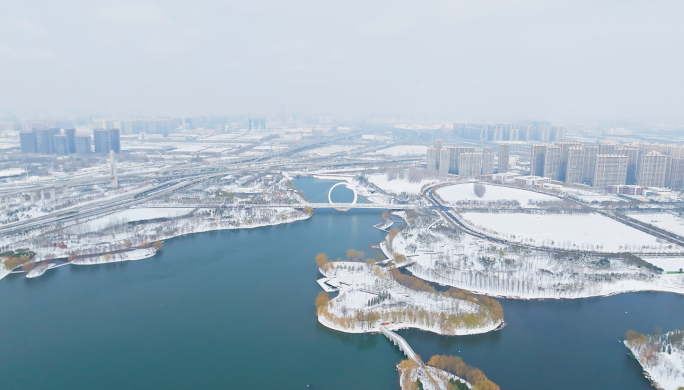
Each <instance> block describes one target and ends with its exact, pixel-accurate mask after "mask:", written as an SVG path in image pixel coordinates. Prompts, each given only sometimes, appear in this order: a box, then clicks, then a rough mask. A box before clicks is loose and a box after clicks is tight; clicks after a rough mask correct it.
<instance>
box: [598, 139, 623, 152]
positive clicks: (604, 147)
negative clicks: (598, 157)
mask: <svg viewBox="0 0 684 390" xmlns="http://www.w3.org/2000/svg"><path fill="white" fill-rule="evenodd" d="M619 147H620V144H618V143H615V142H606V143H603V144H599V154H616V153H615V151H616V149H617V148H619Z"/></svg>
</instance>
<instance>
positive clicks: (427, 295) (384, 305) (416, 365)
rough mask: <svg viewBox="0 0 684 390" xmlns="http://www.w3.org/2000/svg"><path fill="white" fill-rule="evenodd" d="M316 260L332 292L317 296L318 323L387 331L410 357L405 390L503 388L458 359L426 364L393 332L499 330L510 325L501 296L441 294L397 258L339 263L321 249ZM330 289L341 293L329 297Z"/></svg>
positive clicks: (402, 369) (402, 371) (402, 366)
mask: <svg viewBox="0 0 684 390" xmlns="http://www.w3.org/2000/svg"><path fill="white" fill-rule="evenodd" d="M352 253H353V252H352ZM361 258H362V256H361ZM316 262H317V265H318V266H319V271H320V272H321V273H322V274H323V275H324V276H325V277H324V278H322V279H319V280H318V283H319V285H320V286H321V287H322V288H323V289H324V290H325V291H326V292H321V293H320V294H319V295H318V297H317V299H316V313H317V316H318V321H319V322H320V323H321V324H322V325H324V326H326V327H328V328H330V329H333V330H337V331H340V332H346V333H366V332H374V333H383V334H385V335H386V336H387V337H388V338H390V340H392V341H393V342H395V344H396V343H399V344H400V349H401V350H402V351H404V353H405V354H406V355H407V356H408V357H409V359H407V360H404V361H402V362H401V363H399V364H398V365H397V368H398V370H399V376H400V386H401V388H402V390H416V389H424V390H466V389H471V388H472V389H482V390H498V389H499V387H498V386H497V385H496V384H494V383H493V382H491V381H490V380H488V379H487V378H486V376H485V375H484V374H482V372H481V371H480V370H477V369H475V368H472V367H469V366H467V365H465V364H464V363H463V361H462V360H461V359H460V358H458V357H452V356H433V357H432V358H431V359H430V361H429V362H428V363H427V364H425V363H423V361H422V360H421V358H420V356H418V355H416V354H415V353H414V352H413V351H412V350H411V349H410V346H408V343H406V341H405V340H403V339H402V338H401V337H400V336H398V335H397V334H396V333H393V331H394V330H398V329H405V328H416V329H421V330H424V331H429V332H434V333H437V334H443V335H451V336H453V335H466V334H477V333H485V332H490V331H494V330H497V329H499V328H501V327H503V326H504V325H505V323H504V321H503V309H502V308H501V305H500V304H499V303H498V302H497V301H496V300H494V299H491V298H488V297H485V296H476V295H474V294H471V293H469V292H467V291H464V290H459V289H456V288H451V289H450V290H448V291H446V292H441V293H440V292H437V291H436V290H435V289H434V287H432V286H431V285H429V284H428V283H425V282H423V281H422V280H420V279H418V278H416V277H413V276H410V275H405V274H402V273H400V272H399V270H398V269H397V268H395V266H394V265H393V262H391V261H389V262H387V261H385V262H382V264H376V263H374V262H373V261H372V260H367V261H366V262H365V263H361V262H354V261H334V262H333V261H328V259H327V256H325V254H322V253H321V254H319V255H318V256H317V257H316ZM329 292H338V295H337V296H336V297H335V298H333V299H329V297H328V293H329ZM407 350H408V351H407Z"/></svg>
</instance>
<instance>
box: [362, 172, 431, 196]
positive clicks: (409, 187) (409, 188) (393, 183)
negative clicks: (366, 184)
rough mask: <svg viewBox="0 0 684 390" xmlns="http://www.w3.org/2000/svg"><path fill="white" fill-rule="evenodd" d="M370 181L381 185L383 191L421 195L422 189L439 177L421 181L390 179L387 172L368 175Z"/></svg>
mask: <svg viewBox="0 0 684 390" xmlns="http://www.w3.org/2000/svg"><path fill="white" fill-rule="evenodd" d="M368 181H370V182H371V183H373V184H375V185H376V186H378V187H380V188H381V189H382V190H383V191H387V192H393V193H395V194H401V193H407V194H413V195H420V189H421V188H422V187H423V186H425V185H426V184H430V183H435V182H437V181H438V180H437V179H423V180H421V181H420V182H415V183H411V182H410V181H409V180H408V179H407V178H403V179H399V178H397V179H394V180H388V179H387V175H386V174H374V175H368Z"/></svg>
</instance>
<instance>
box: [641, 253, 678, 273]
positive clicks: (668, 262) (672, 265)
mask: <svg viewBox="0 0 684 390" xmlns="http://www.w3.org/2000/svg"><path fill="white" fill-rule="evenodd" d="M643 259H644V260H646V261H648V262H649V263H651V264H653V265H655V266H656V267H658V268H662V269H663V270H664V271H665V272H678V271H679V270H680V269H684V257H669V256H664V257H644V258H643Z"/></svg>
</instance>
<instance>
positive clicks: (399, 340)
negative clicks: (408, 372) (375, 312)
mask: <svg viewBox="0 0 684 390" xmlns="http://www.w3.org/2000/svg"><path fill="white" fill-rule="evenodd" d="M379 328H380V332H382V334H384V335H385V336H387V338H388V339H390V341H392V342H393V343H394V345H396V346H398V347H399V350H400V351H401V352H403V353H404V355H406V357H408V358H409V359H411V360H413V361H414V362H415V363H416V364H418V365H421V366H422V365H423V361H422V360H420V356H418V355H417V354H416V353H415V352H413V349H411V346H410V345H409V344H408V343H407V342H406V340H404V338H403V337H401V336H399V335H398V334H396V333H394V332H392V331H391V330H389V329H387V328H385V327H384V326H382V325H380V326H379Z"/></svg>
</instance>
